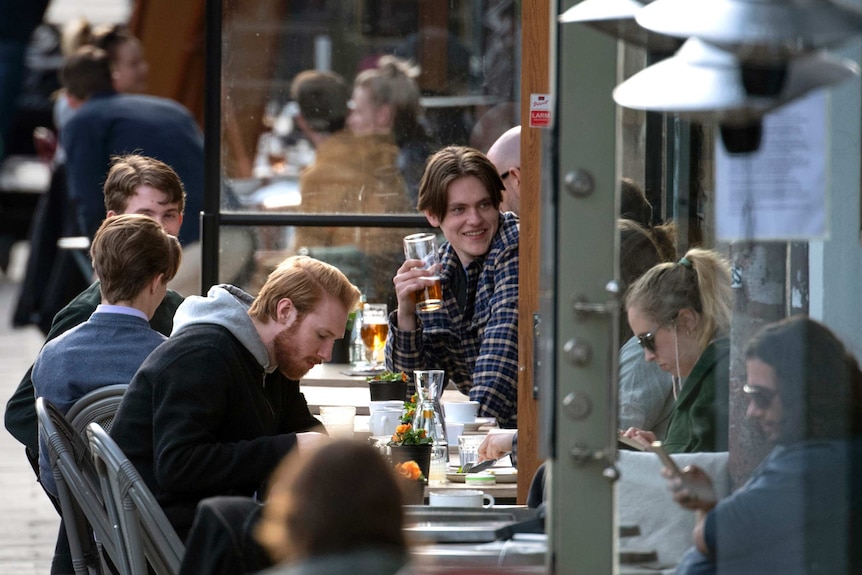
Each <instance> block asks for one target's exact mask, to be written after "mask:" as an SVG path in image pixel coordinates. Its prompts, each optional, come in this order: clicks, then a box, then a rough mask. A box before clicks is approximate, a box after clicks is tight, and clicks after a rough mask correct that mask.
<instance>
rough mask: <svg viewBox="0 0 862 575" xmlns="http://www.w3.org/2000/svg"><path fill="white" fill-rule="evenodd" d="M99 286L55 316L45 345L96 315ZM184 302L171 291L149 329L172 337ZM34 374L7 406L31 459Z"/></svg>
mask: <svg viewBox="0 0 862 575" xmlns="http://www.w3.org/2000/svg"><path fill="white" fill-rule="evenodd" d="M100 285H101V284H100V283H99V282H98V281H96V282H93V283H92V284H90V287H88V288H87V289H85V290H84V291H82V292H81V293H79V294H78V295H77V296H76V297H75V299H73V300H72V301H71V302H69V304H68V305H67V306H66V307H64V308H63V309H61V310H60V311H59V313H57V315H56V316H54V322H53V323H52V324H51V331H49V332H48V335H47V337H46V339H45V343H47V342H49V341H51V340H52V339H54V338H55V337H57V336H59V335H62V334H64V333H66V332H67V331H69V330H70V329H72V328H73V327H75V326H77V325H80V324H82V323H84V322H85V321H87V320H88V319H90V316H91V315H93V312H94V311H96V306H98V305H99V303H101V301H102V294H101V292H100V291H99V286H100ZM182 301H183V296H181V295H180V294H178V293H177V292H175V291H173V290H168V292H167V294H165V299H163V300H162V303H161V304H160V305H159V307H158V308H156V312H155V314H153V319H151V320H150V327H152V328H153V329H154V330H156V331H157V332H159V333H162V334H164V335H171V329H172V328H173V324H174V313H175V312H176V311H177V307H179V305H180V304H181V303H182ZM32 372H33V366H30V369H28V370H27V373H26V374H24V377H23V378H22V379H21V383H19V384H18V388H17V389H16V390H15V393H14V394H13V395H12V397H11V398H9V401H8V402H7V403H6V416H5V424H6V429H7V430H8V431H9V433H11V434H12V436H13V437H14V438H15V439H17V440H18V441H20V442H21V443H23V444H24V446H25V447H26V448H27V452H28V453H27V455H28V457H31V458H37V459H38V454H39V427H38V423H37V421H36V398H35V396H34V394H33V379H32Z"/></svg>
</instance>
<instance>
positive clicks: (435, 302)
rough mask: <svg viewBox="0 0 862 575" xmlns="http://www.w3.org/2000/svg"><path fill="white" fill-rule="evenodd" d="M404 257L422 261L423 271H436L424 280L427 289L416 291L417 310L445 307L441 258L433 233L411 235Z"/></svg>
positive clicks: (405, 244) (406, 238)
mask: <svg viewBox="0 0 862 575" xmlns="http://www.w3.org/2000/svg"><path fill="white" fill-rule="evenodd" d="M404 257H405V258H406V259H408V260H422V262H423V264H424V265H423V266H422V268H423V269H426V270H428V269H430V270H434V272H435V273H434V275H431V276H428V277H424V278H422V281H423V283H424V284H425V287H424V288H422V289H420V290H418V291H416V292H415V294H414V297H415V299H416V309H417V310H418V311H433V310H435V309H440V307H441V306H442V305H443V288H442V286H441V284H440V275H439V273H440V258H439V256H438V254H437V238H436V237H435V236H434V234H432V233H427V232H425V233H419V234H411V235H409V236H407V237H405V238H404Z"/></svg>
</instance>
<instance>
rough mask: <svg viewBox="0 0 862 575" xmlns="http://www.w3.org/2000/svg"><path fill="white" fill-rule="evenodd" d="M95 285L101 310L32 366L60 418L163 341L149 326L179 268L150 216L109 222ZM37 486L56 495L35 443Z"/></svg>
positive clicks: (59, 557) (98, 247) (65, 563)
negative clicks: (98, 281)
mask: <svg viewBox="0 0 862 575" xmlns="http://www.w3.org/2000/svg"><path fill="white" fill-rule="evenodd" d="M91 253H92V260H93V268H94V269H95V270H96V273H97V274H98V275H99V278H100V280H101V284H100V292H101V304H99V306H98V307H96V310H95V311H94V312H93V315H91V316H90V319H88V320H87V321H86V322H84V323H82V324H81V325H79V326H77V327H75V328H74V329H71V330H69V331H67V332H66V333H64V334H63V335H62V336H60V337H58V338H56V339H54V340H52V341H50V342H48V343H47V344H45V346H44V347H43V348H42V351H40V352H39V357H38V358H36V363H35V364H34V365H33V388H34V391H35V395H36V396H37V397H44V398H45V399H46V400H47V401H50V402H51V403H52V404H54V405H55V406H56V407H57V408H58V409H59V410H60V411H61V412H63V413H66V412H67V411H69V408H71V407H72V405H73V404H74V403H75V402H76V401H78V400H79V399H80V398H82V397H83V396H84V395H86V394H87V393H89V392H91V391H95V390H96V389H99V388H101V387H104V386H107V385H115V384H125V383H128V382H129V381H131V379H132V376H133V375H134V374H135V372H136V371H137V370H138V367H140V365H141V363H143V361H144V360H145V359H146V358H147V356H148V355H149V354H150V352H151V351H152V350H154V349H155V348H156V347H158V346H159V345H160V344H161V343H162V342H163V341H165V340H166V339H167V338H166V337H165V336H164V335H162V334H160V333H159V332H157V331H155V330H154V329H152V328H151V327H150V324H149V321H150V320H151V319H152V317H153V314H154V313H155V311H156V309H157V308H158V307H159V305H160V304H161V303H162V300H163V299H164V297H165V293H166V292H167V289H168V287H167V286H168V281H169V280H170V279H171V278H173V277H174V274H176V272H177V269H178V268H179V265H180V260H181V258H182V250H181V248H180V244H179V242H178V241H177V239H176V238H175V237H174V236H171V235H168V234H167V233H166V232H165V230H164V229H162V227H161V226H160V225H159V224H158V223H157V222H156V221H154V220H153V219H152V218H149V217H147V216H143V215H137V214H130V215H122V216H114V217H110V218H108V219H107V220H105V222H104V223H103V224H102V226H101V227H100V228H99V230H98V231H97V232H96V237H95V238H94V240H93V245H92V247H91ZM39 451H40V455H39V467H40V471H41V473H40V475H41V478H42V485H43V486H44V487H45V490H46V491H47V492H48V493H49V494H51V495H53V496H55V497H56V495H57V487H56V484H55V483H54V476H53V473H52V472H51V463H50V460H49V458H48V449H47V445H44V444H43V445H40V450H39ZM65 539H66V532H65V528H64V525H63V524H62V523H61V525H60V533H59V535H58V541H57V547H56V550H55V556H54V566H53V568H52V570H51V571H52V573H54V572H64V573H65V572H68V571H67V570H66V569H67V568H69V567H71V556H70V555H69V554H68V548H67V547H66V546H65Z"/></svg>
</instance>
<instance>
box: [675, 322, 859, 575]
mask: <svg viewBox="0 0 862 575" xmlns="http://www.w3.org/2000/svg"><path fill="white" fill-rule="evenodd" d="M745 357H746V368H747V371H748V383H747V384H746V385H745V386H744V387H743V392H744V393H746V394H747V396H748V398H749V402H750V403H749V405H748V411H747V416H748V417H749V418H751V419H753V420H754V421H756V422H757V424H758V425H759V427H760V429H761V430H762V431H763V433H764V434H765V435H766V437H767V438H768V439H769V440H770V441H772V442H774V443H775V447H774V448H773V450H772V451H771V452H770V454H769V455H768V456H767V457H766V458H765V459H764V460H763V461H762V462H761V464H760V465H759V466H758V467H757V469H756V470H755V471H754V472H753V474H752V476H751V478H750V479H749V480H748V482H747V483H746V484H745V485H744V486H743V487H742V488H740V489H739V490H738V491H736V492H735V493H734V494H733V495H731V496H730V497H727V498H725V499H723V500H721V501H716V499H715V493H714V491H713V488H712V481H711V480H710V478H709V477H708V476H707V475H706V474H705V473H704V472H703V470H701V469H700V468H698V467H696V466H690V467H687V468H686V469H684V470H683V477H682V478H681V479H675V478H672V477H671V474H670V472H669V470H667V469H666V468H665V469H664V470H663V472H662V473H663V474H664V475H665V477H667V478H668V485H669V487H670V489H671V490H672V491H673V493H674V495H673V498H674V500H675V501H676V502H678V503H679V504H680V505H682V506H683V507H686V508H687V509H691V510H693V511H694V512H695V514H696V519H695V528H694V534H693V536H694V542H695V548H693V549H691V550H689V551H688V553H686V555H685V556H684V557H683V559H682V561H681V562H680V564H679V566H678V568H677V573H678V574H682V575H692V574H712V573H733V574H735V575H748V574H750V575H762V574H764V573H781V574H782V575H796V574H799V575H802V574H809V573H829V574H830V575H834V574H842V575H843V574H850V573H859V572H860V571H859V568H860V564H859V562H858V557H857V556H858V555H859V551H858V546H859V545H858V544H859V539H858V534H859V520H860V514H862V506H860V502H859V495H858V491H859V489H860V485H862V478H860V473H859V461H860V458H862V449H860V437H859V435H860V424H862V418H860V415H862V387H860V386H862V374H860V371H859V365H858V363H857V362H856V359H855V358H854V357H853V356H852V355H851V354H849V353H848V352H847V350H846V349H845V348H844V346H843V345H842V343H841V342H840V341H839V340H838V338H836V337H835V335H834V334H833V333H832V332H831V331H830V330H829V329H828V328H826V327H825V326H824V325H822V324H820V323H818V322H815V321H813V320H811V319H808V318H806V317H801V316H797V317H793V318H790V319H786V320H783V321H780V322H778V323H774V324H771V325H768V326H766V327H765V328H763V329H762V330H761V331H760V332H759V333H758V334H757V335H756V336H755V337H754V339H753V340H752V341H751V343H750V344H749V346H748V349H747V351H746V354H745Z"/></svg>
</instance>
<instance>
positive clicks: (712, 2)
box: [635, 0, 862, 62]
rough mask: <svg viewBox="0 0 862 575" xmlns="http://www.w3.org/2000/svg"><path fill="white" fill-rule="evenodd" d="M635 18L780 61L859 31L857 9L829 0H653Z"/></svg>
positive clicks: (743, 54) (861, 21)
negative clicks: (653, 0)
mask: <svg viewBox="0 0 862 575" xmlns="http://www.w3.org/2000/svg"><path fill="white" fill-rule="evenodd" d="M635 20H636V21H637V23H638V24H640V25H641V26H642V27H644V28H646V29H648V30H652V31H654V32H658V33H660V34H666V35H668V36H675V37H678V38H688V37H690V36H696V37H698V38H701V39H703V40H705V41H707V42H710V43H712V44H715V45H717V46H721V47H723V48H725V49H727V50H731V51H733V52H734V53H735V54H737V55H738V56H739V57H740V58H742V59H743V60H746V61H754V62H774V61H783V60H786V59H787V58H793V57H796V56H799V55H801V54H804V53H806V52H811V51H814V50H818V49H821V48H826V47H829V46H833V45H835V44H838V43H840V42H842V41H845V40H847V39H849V38H851V37H852V36H855V35H858V34H862V12H860V11H859V10H857V9H855V8H850V7H848V6H842V5H840V4H837V3H835V2H832V1H830V0H655V2H652V3H651V4H649V5H648V6H645V7H644V8H643V9H642V10H639V11H638V12H637V14H636V15H635Z"/></svg>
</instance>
